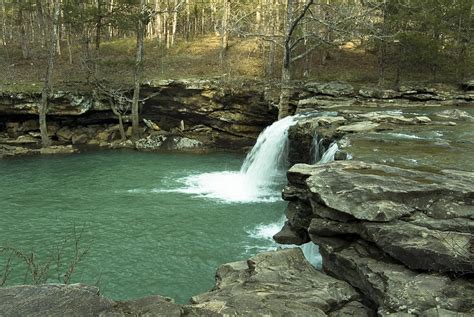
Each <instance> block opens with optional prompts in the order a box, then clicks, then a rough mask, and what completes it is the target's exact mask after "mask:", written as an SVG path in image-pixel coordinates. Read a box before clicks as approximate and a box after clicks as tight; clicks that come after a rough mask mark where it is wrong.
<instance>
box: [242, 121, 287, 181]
mask: <svg viewBox="0 0 474 317" xmlns="http://www.w3.org/2000/svg"><path fill="white" fill-rule="evenodd" d="M295 123H296V121H295V117H286V118H284V119H282V120H279V121H277V122H275V123H274V124H272V125H271V126H269V127H267V128H266V129H265V130H263V132H262V133H261V134H260V136H259V137H258V139H257V143H256V144H255V146H254V147H253V148H252V150H251V151H250V153H249V154H248V155H247V157H246V158H245V161H244V163H243V164H242V168H241V169H240V173H242V174H244V175H245V176H246V177H247V178H248V179H249V180H251V181H252V183H253V187H255V188H257V187H261V186H268V185H272V184H273V183H274V181H275V180H276V179H277V178H278V177H279V176H282V175H284V174H285V172H286V168H287V167H288V166H287V165H288V162H287V154H288V153H287V147H288V129H289V128H290V126H292V125H293V124H295Z"/></svg>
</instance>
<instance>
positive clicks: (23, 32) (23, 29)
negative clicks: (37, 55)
mask: <svg viewBox="0 0 474 317" xmlns="http://www.w3.org/2000/svg"><path fill="white" fill-rule="evenodd" d="M23 18H24V17H23V8H22V4H21V3H18V24H19V25H20V42H21V53H22V56H23V58H24V59H27V58H28V57H29V55H30V54H29V49H28V39H27V37H26V27H25V24H26V23H25V21H24V19H23Z"/></svg>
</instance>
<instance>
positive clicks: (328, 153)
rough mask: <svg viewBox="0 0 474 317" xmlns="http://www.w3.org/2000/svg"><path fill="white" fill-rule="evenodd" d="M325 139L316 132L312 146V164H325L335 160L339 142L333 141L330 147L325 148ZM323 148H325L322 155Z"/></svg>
mask: <svg viewBox="0 0 474 317" xmlns="http://www.w3.org/2000/svg"><path fill="white" fill-rule="evenodd" d="M323 141H324V139H323V138H320V137H319V135H318V134H317V133H316V134H315V136H314V138H313V144H312V146H311V164H318V163H319V164H323V163H328V162H331V161H334V155H335V154H336V152H337V151H338V150H339V147H338V145H337V142H336V141H334V142H332V143H331V144H330V145H329V147H328V148H327V149H326V150H324V147H323ZM321 149H323V153H322V155H321Z"/></svg>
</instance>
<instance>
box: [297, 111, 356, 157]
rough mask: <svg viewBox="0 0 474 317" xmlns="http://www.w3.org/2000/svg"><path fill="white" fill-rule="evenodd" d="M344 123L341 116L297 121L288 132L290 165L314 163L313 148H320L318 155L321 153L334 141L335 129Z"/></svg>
mask: <svg viewBox="0 0 474 317" xmlns="http://www.w3.org/2000/svg"><path fill="white" fill-rule="evenodd" d="M346 121H347V120H346V119H345V118H344V117H342V116H320V117H319V116H318V117H312V118H307V119H302V120H299V121H298V122H297V123H296V124H295V125H293V126H291V127H290V128H289V130H288V140H289V153H288V160H289V162H290V165H293V164H296V163H307V164H310V163H314V162H313V161H314V160H315V159H316V157H315V156H316V154H317V153H315V152H316V148H315V146H319V147H320V149H319V153H320V154H321V153H323V152H324V150H325V149H327V148H328V147H329V145H330V144H331V143H332V142H333V141H334V140H335V139H336V135H337V132H336V128H337V127H338V126H339V125H340V124H343V123H344V122H346ZM316 139H317V140H316ZM315 142H317V143H316V144H315Z"/></svg>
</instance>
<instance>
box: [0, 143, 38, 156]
mask: <svg viewBox="0 0 474 317" xmlns="http://www.w3.org/2000/svg"><path fill="white" fill-rule="evenodd" d="M33 153H35V151H34V150H32V149H29V148H25V147H21V146H13V145H7V144H0V158H6V157H14V156H20V155H28V154H33Z"/></svg>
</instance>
